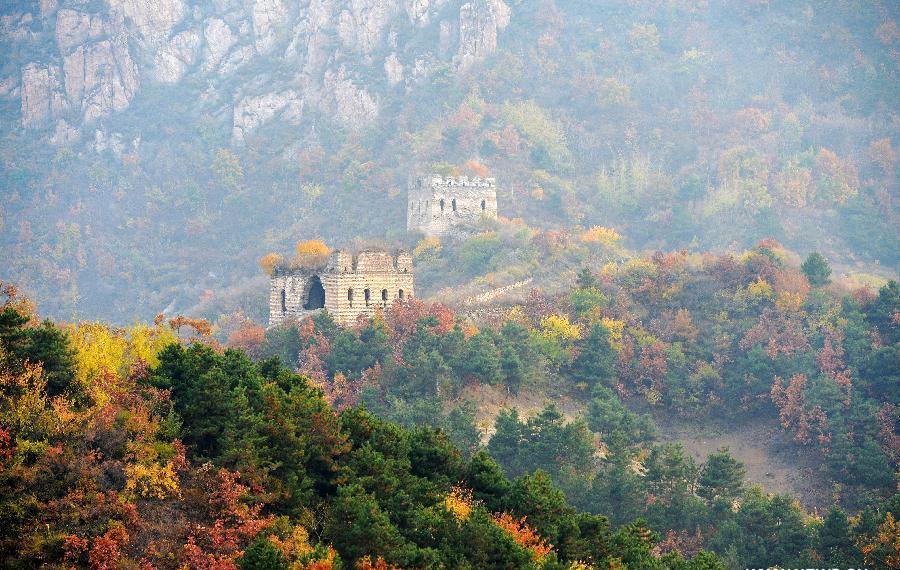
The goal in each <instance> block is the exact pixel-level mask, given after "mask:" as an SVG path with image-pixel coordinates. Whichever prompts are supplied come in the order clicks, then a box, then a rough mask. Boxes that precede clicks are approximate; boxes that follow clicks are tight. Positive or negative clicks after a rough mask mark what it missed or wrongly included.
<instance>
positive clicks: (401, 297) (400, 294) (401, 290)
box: [397, 289, 406, 300]
mask: <svg viewBox="0 0 900 570" xmlns="http://www.w3.org/2000/svg"><path fill="white" fill-rule="evenodd" d="M397 296H398V297H400V299H401V300H402V299H403V298H405V296H406V293H404V292H403V289H400V291H398V292H397Z"/></svg>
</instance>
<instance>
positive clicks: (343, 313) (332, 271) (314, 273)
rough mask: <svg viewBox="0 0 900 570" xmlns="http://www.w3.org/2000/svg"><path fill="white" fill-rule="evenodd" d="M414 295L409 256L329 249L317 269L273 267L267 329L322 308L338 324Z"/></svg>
mask: <svg viewBox="0 0 900 570" xmlns="http://www.w3.org/2000/svg"><path fill="white" fill-rule="evenodd" d="M412 296H413V269H412V256H411V255H410V254H408V253H406V252H400V253H399V254H398V255H397V256H396V257H395V256H393V255H391V254H390V253H388V252H385V251H362V252H360V253H358V254H357V255H355V256H354V255H353V254H351V253H349V252H345V251H340V250H337V251H334V252H332V253H331V255H329V256H328V262H327V264H326V265H325V266H324V267H322V268H298V269H289V268H282V267H279V268H277V269H276V270H275V271H274V272H273V273H272V278H271V280H270V288H269V326H270V327H274V326H278V325H280V324H282V323H285V322H288V321H293V320H298V319H301V318H303V317H306V316H308V315H312V314H314V313H316V312H318V311H320V310H322V309H325V310H327V311H328V312H329V313H331V316H332V317H334V320H335V321H336V322H337V323H339V324H342V325H349V324H353V323H355V322H356V319H357V317H358V316H360V315H366V316H372V315H374V314H375V310H376V309H377V308H379V307H380V308H381V309H386V308H388V307H390V306H391V304H392V303H393V302H394V300H396V299H408V298H411V297H412Z"/></svg>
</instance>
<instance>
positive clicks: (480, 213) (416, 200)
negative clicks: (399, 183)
mask: <svg viewBox="0 0 900 570" xmlns="http://www.w3.org/2000/svg"><path fill="white" fill-rule="evenodd" d="M485 217H486V218H489V219H492V220H496V219H497V188H496V186H495V185H494V179H493V178H480V177H477V176H476V177H472V178H470V177H468V176H457V177H446V178H444V177H442V176H437V175H433V176H426V177H424V178H420V179H418V180H417V181H416V182H415V184H413V185H412V186H411V187H410V188H409V195H408V204H407V210H406V229H407V230H408V231H410V232H414V231H419V232H422V233H424V234H425V235H431V236H444V235H449V234H454V233H459V232H461V231H465V229H466V228H470V227H472V226H474V225H475V224H477V223H478V222H479V221H480V220H481V219H482V218H485Z"/></svg>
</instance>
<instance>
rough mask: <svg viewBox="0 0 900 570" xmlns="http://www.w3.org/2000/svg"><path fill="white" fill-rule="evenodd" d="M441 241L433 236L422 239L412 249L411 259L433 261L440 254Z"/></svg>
mask: <svg viewBox="0 0 900 570" xmlns="http://www.w3.org/2000/svg"><path fill="white" fill-rule="evenodd" d="M441 247H442V246H441V240H440V239H439V238H437V237H434V236H428V237H425V238H422V240H421V241H419V243H417V244H416V247H415V249H413V257H414V258H416V259H434V258H435V257H437V256H438V254H439V253H441Z"/></svg>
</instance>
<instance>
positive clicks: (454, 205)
mask: <svg viewBox="0 0 900 570" xmlns="http://www.w3.org/2000/svg"><path fill="white" fill-rule="evenodd" d="M450 206H451V207H452V208H453V211H454V212H455V211H456V198H454V199H453V200H451V201H450Z"/></svg>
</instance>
